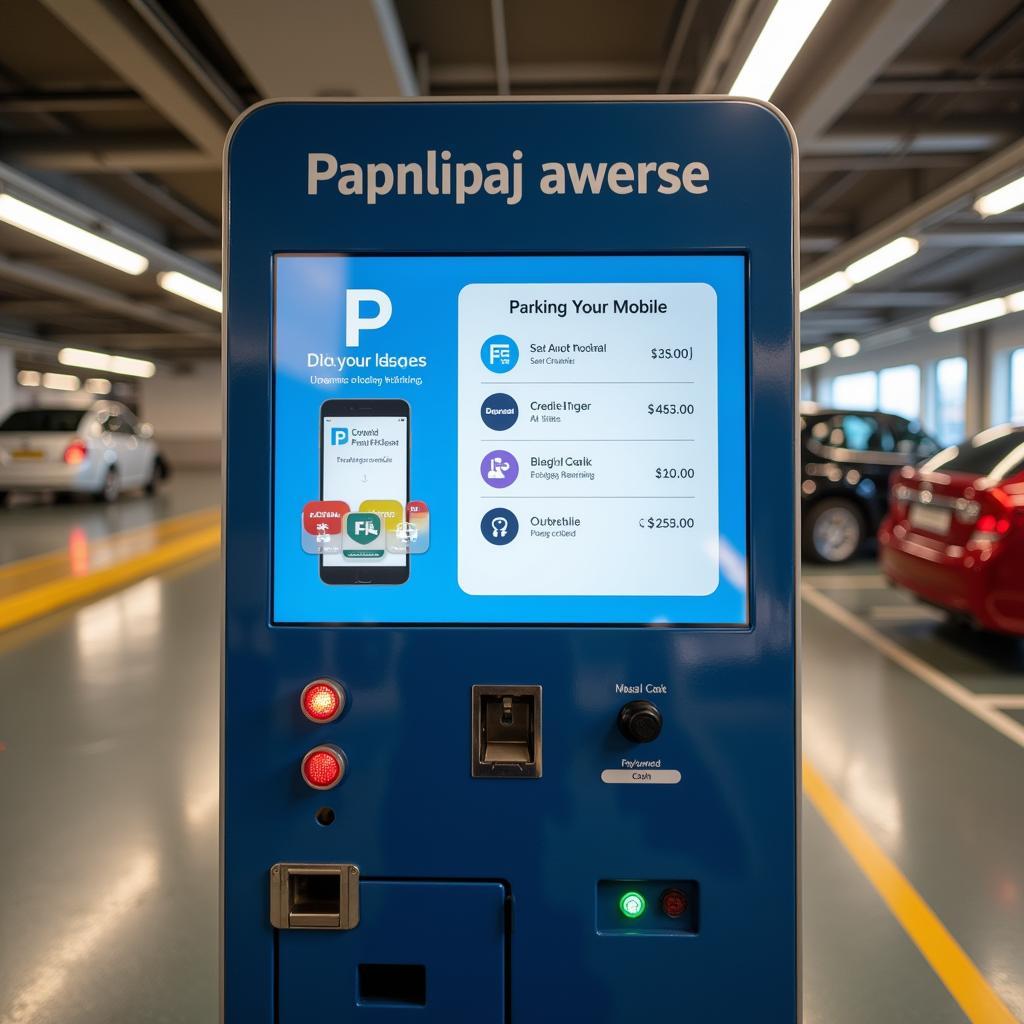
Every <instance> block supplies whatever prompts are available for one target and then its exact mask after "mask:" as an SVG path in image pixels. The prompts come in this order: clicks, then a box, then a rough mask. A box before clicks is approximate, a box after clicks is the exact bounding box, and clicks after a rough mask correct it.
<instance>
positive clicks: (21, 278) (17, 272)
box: [0, 256, 217, 335]
mask: <svg viewBox="0 0 1024 1024" xmlns="http://www.w3.org/2000/svg"><path fill="white" fill-rule="evenodd" d="M0 278H3V279H5V280H7V281H15V282H17V283H18V284H22V285H27V286H28V287H30V288H34V289H37V290H38V291H42V292H48V293H50V294H52V295H60V296H62V297H64V298H68V299H75V300H77V301H79V302H81V303H82V304H83V305H85V306H90V307H92V308H93V309H102V310H105V311H106V312H108V313H117V314H118V315H119V316H123V317H126V318H127V319H129V320H134V321H135V322H137V323H143V324H148V325H150V326H151V327H161V328H164V329H166V330H170V331H184V332H187V333H209V334H211V335H214V334H216V333H217V328H216V326H214V325H213V324H209V323H204V322H203V321H202V320H194V319H193V318H192V317H188V316H182V315H181V314H180V313H175V312H173V311H171V310H168V309H162V308H161V307H159V306H153V305H150V304H149V303H146V302H139V301H138V300H136V299H129V298H128V297H126V296H124V295H122V294H120V293H119V292H115V291H112V290H111V289H110V288H104V287H102V286H100V285H98V284H92V283H91V282H87V281H82V280H81V279H79V278H77V277H71V276H70V275H69V274H63V273H61V272H60V271H57V270H51V269H50V268H49V267H40V266H38V265H36V264H33V263H25V262H24V261H22V260H12V259H8V258H7V257H6V256H0Z"/></svg>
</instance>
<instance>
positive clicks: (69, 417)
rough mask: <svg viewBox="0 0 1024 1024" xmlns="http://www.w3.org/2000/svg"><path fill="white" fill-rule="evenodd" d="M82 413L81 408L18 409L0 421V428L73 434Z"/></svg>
mask: <svg viewBox="0 0 1024 1024" xmlns="http://www.w3.org/2000/svg"><path fill="white" fill-rule="evenodd" d="M83 415H84V413H83V412H82V410H81V409H19V410H18V411H17V412H12V413H11V415H10V416H8V417H7V419H5V420H4V421H3V423H0V430H2V431H7V432H10V431H18V432H20V433H30V432H35V431H52V432H54V433H63V434H73V433H74V432H75V431H76V430H77V429H78V424H79V423H81V422H82V416H83Z"/></svg>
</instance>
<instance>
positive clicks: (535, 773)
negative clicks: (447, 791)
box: [472, 686, 541, 779]
mask: <svg viewBox="0 0 1024 1024" xmlns="http://www.w3.org/2000/svg"><path fill="white" fill-rule="evenodd" d="M472 720H473V766H472V767H473V775H474V776H475V777H476V778H503V779H537V778H540V774H541V688H540V687H539V686H474V687H473V716H472Z"/></svg>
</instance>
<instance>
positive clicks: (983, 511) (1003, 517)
mask: <svg viewBox="0 0 1024 1024" xmlns="http://www.w3.org/2000/svg"><path fill="white" fill-rule="evenodd" d="M981 499H982V500H981V503H974V504H978V516H977V519H976V520H975V523H974V532H973V533H972V534H971V542H972V543H974V544H983V545H984V544H997V543H998V542H999V541H1001V540H1002V539H1003V537H1005V536H1006V535H1007V534H1008V533H1009V532H1010V527H1011V526H1012V525H1013V521H1012V519H1011V515H1012V513H1013V506H1012V505H1011V503H1010V501H1009V500H1008V498H1007V496H1006V494H1005V493H1004V492H1003V491H1002V490H1000V489H999V488H998V487H997V488H995V489H994V490H991V491H988V492H987V493H985V494H983V495H981Z"/></svg>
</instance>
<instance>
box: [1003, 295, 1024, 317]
mask: <svg viewBox="0 0 1024 1024" xmlns="http://www.w3.org/2000/svg"><path fill="white" fill-rule="evenodd" d="M1006 308H1007V310H1008V311H1009V312H1011V313H1020V312H1024V292H1014V293H1013V294H1012V295H1007V296H1006Z"/></svg>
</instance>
